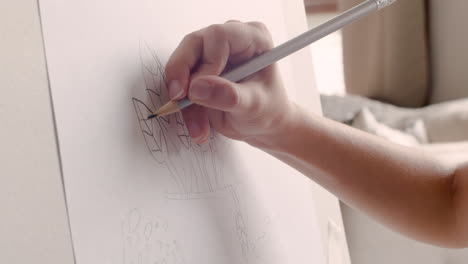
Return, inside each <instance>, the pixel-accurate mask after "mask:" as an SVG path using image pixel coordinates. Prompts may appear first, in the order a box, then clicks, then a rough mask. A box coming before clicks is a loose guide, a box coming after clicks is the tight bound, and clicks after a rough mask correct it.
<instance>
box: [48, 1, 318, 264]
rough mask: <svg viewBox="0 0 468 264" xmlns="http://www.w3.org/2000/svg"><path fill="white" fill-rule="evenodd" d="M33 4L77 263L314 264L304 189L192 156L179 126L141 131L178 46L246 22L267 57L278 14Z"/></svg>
mask: <svg viewBox="0 0 468 264" xmlns="http://www.w3.org/2000/svg"><path fill="white" fill-rule="evenodd" d="M39 3H40V11H41V19H42V26H43V35H44V44H45V51H46V58H47V66H48V73H49V81H50V87H51V93H52V100H53V109H54V114H55V119H56V129H57V135H58V143H59V150H60V157H61V163H62V171H63V178H64V185H65V194H66V201H67V206H68V212H69V219H70V226H71V234H72V239H73V247H74V253H75V258H76V262H77V263H90V264H93V263H96V264H98V263H99V264H102V263H122V264H150V263H151V264H154V263H167V264H171V263H177V264H182V263H324V262H325V258H324V255H323V250H322V246H321V237H320V231H319V229H318V226H317V221H316V215H315V211H314V206H313V202H312V192H311V186H310V181H309V180H308V179H306V178H305V177H304V176H302V175H301V174H300V173H298V172H296V171H295V170H294V169H291V168H289V167H288V166H286V165H285V164H283V163H281V162H280V161H278V160H276V159H275V158H273V157H271V156H269V155H268V154H265V153H263V152H262V151H259V150H257V149H254V148H252V147H250V146H248V145H246V144H244V143H239V142H234V141H231V140H228V139H226V138H224V137H223V136H221V135H219V134H214V135H213V136H212V137H211V138H210V141H209V143H207V144H204V145H197V144H195V143H194V142H192V141H191V140H190V138H189V137H188V133H187V130H186V128H185V125H184V123H183V120H182V118H181V116H180V115H179V114H175V115H171V116H168V117H167V118H160V119H153V120H146V116H147V115H148V113H149V112H150V111H152V110H154V109H156V108H157V107H159V106H161V105H162V104H163V103H165V102H166V101H167V100H168V98H167V91H166V85H167V83H166V81H165V78H164V74H163V72H164V64H165V62H166V61H167V59H168V57H169V55H170V54H171V52H172V51H173V50H174V49H175V47H176V46H177V44H178V43H179V41H180V40H181V39H182V38H183V36H184V35H185V34H188V33H190V32H192V31H194V30H197V29H200V28H202V27H205V26H208V25H210V24H214V23H223V22H225V21H226V20H229V19H237V20H241V21H251V20H258V21H262V22H264V23H265V24H266V25H267V26H268V28H269V29H270V30H271V32H272V36H273V39H274V41H275V44H280V43H282V42H283V41H285V40H286V39H287V38H289V37H291V36H289V35H288V31H287V28H286V26H285V16H284V13H283V1H281V0H273V1H266V0H257V1H247V0H240V1H213V0H199V1H161V0H138V1H135V0H120V1H110V0H102V1H93V0H81V1H52V0H40V2H39ZM292 63H293V62H292V61H290V60H288V59H286V60H284V61H282V62H281V63H280V68H281V71H282V74H283V76H282V77H283V80H284V82H285V84H286V86H287V87H288V91H289V93H290V95H291V96H292V97H297V96H299V95H300V94H301V91H298V90H297V89H295V85H294V80H293V76H294V72H293V71H292V69H293V67H292V65H291V64H292ZM308 94H310V91H309V92H308ZM315 95H316V94H315ZM317 98H318V97H317ZM313 100H316V99H313Z"/></svg>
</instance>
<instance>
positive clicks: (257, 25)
mask: <svg viewBox="0 0 468 264" xmlns="http://www.w3.org/2000/svg"><path fill="white" fill-rule="evenodd" d="M247 24H249V25H251V26H253V27H255V28H257V29H259V30H260V31H262V32H264V33H268V34H269V33H270V31H269V30H268V28H267V26H266V25H265V24H264V23H262V22H259V21H252V22H249V23H247Z"/></svg>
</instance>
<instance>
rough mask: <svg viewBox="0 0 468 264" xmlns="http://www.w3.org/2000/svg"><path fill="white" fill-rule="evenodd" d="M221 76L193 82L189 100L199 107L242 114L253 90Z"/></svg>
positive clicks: (202, 77)
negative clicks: (250, 91) (249, 93)
mask: <svg viewBox="0 0 468 264" xmlns="http://www.w3.org/2000/svg"><path fill="white" fill-rule="evenodd" d="M242 86H243V85H242V84H238V83H234V82H231V81H228V80H226V79H224V78H222V77H219V76H211V75H210V76H200V77H197V78H195V79H193V80H192V82H191V83H190V87H189V99H190V100H191V101H192V102H194V103H196V104H199V105H202V106H205V107H208V108H214V109H217V110H221V111H226V112H241V111H243V110H245V109H246V108H247V106H246V105H245V103H246V100H245V99H247V98H248V97H249V96H248V94H247V92H249V91H248V90H251V89H246V87H242Z"/></svg>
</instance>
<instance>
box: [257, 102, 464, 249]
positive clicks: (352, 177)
mask: <svg viewBox="0 0 468 264" xmlns="http://www.w3.org/2000/svg"><path fill="white" fill-rule="evenodd" d="M289 116H290V118H289V119H288V120H287V121H286V122H285V125H284V126H283V129H282V130H280V131H278V133H279V134H277V135H274V136H272V137H269V138H264V139H262V140H260V141H256V140H255V141H253V142H251V144H252V145H254V146H259V147H260V148H262V149H264V150H265V151H267V152H269V153H270V154H272V155H274V156H276V157H277V158H279V159H281V160H283V161H285V162H286V163H288V164H290V165H291V166H293V167H295V168H296V169H298V170H299V171H301V172H302V173H303V174H305V175H307V176H308V177H310V178H311V179H312V180H314V181H316V182H317V183H319V184H320V185H322V186H324V187H325V188H326V189H328V190H329V191H331V192H332V193H334V194H335V195H337V196H338V197H339V198H340V199H341V200H343V201H344V202H346V203H348V204H349V205H351V206H353V207H355V208H358V209H360V210H361V211H363V212H365V213H367V214H368V215H370V216H372V217H374V218H376V219H377V220H379V221H380V222H382V223H384V224H386V225H387V226H389V227H391V228H392V229H394V230H396V231H398V232H400V233H403V234H405V235H407V236H410V237H413V238H414V239H417V240H421V241H425V242H428V243H431V244H436V245H440V246H446V247H467V246H468V166H467V165H464V166H459V167H455V166H452V165H448V164H445V163H443V162H442V161H439V160H437V159H435V158H433V157H432V156H429V155H428V154H426V153H425V152H422V151H419V150H415V149H412V148H407V147H402V146H398V145H395V144H392V143H389V142H386V141H384V140H382V139H380V138H377V137H375V136H372V135H369V134H366V133H363V132H361V131H358V130H355V129H353V128H349V127H347V126H345V125H342V124H339V123H336V122H334V121H331V120H326V119H324V118H321V117H318V116H314V115H312V114H309V113H306V112H305V111H304V110H302V109H300V108H299V107H295V109H294V110H292V111H291V113H290V114H289Z"/></svg>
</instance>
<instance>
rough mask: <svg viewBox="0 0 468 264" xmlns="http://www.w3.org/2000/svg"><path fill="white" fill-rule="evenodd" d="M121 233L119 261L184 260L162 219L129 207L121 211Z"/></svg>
mask: <svg viewBox="0 0 468 264" xmlns="http://www.w3.org/2000/svg"><path fill="white" fill-rule="evenodd" d="M121 235H122V263H123V264H185V263H186V261H185V260H184V254H183V252H182V250H181V248H180V246H179V243H178V242H177V240H175V239H173V238H171V235H170V232H169V226H168V223H167V221H165V220H164V219H163V218H148V217H147V216H144V215H143V214H142V212H141V211H140V210H139V209H138V208H135V209H132V210H130V211H129V212H127V213H126V214H124V217H123V219H122V223H121Z"/></svg>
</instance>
